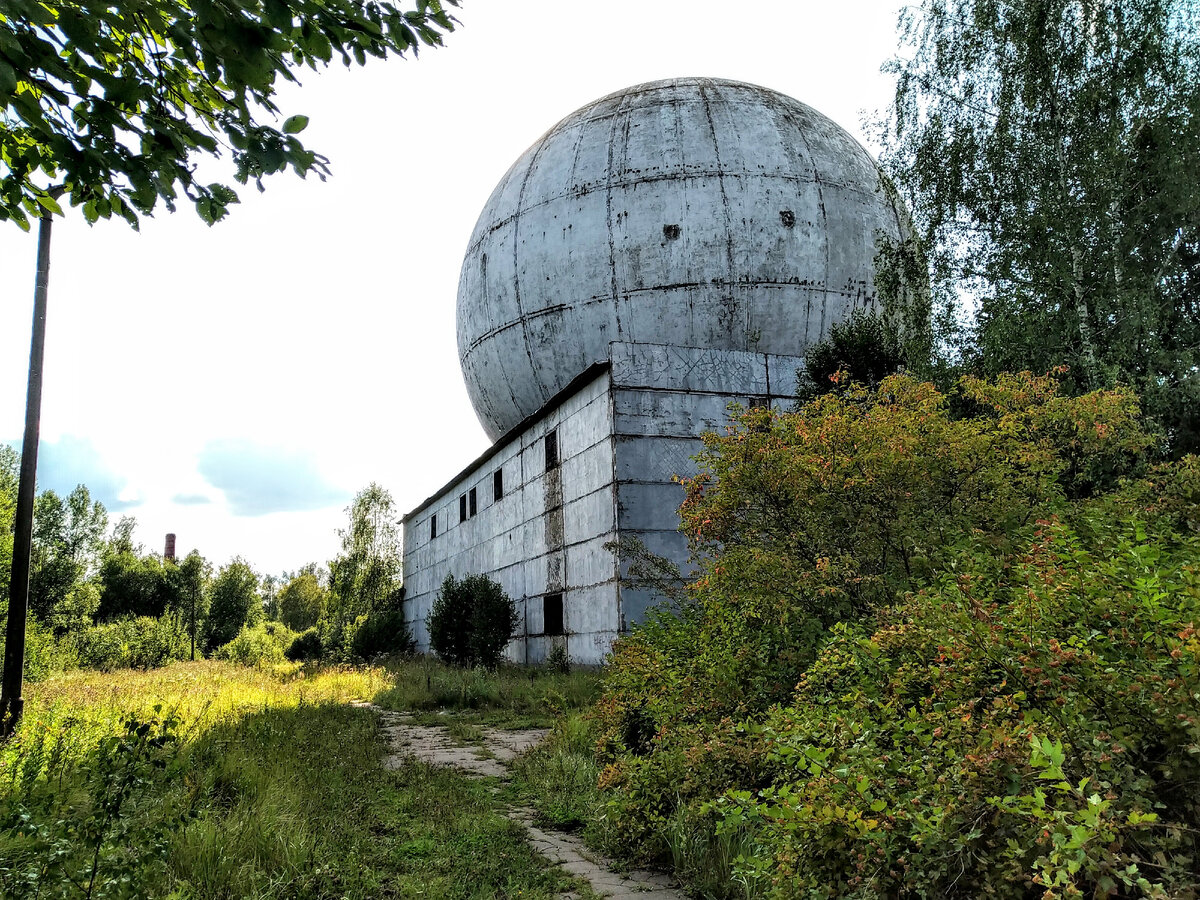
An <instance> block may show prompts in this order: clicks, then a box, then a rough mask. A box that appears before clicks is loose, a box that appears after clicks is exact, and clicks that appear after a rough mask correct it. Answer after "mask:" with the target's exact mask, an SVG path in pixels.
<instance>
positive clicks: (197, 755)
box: [0, 662, 595, 898]
mask: <svg viewBox="0 0 1200 900" xmlns="http://www.w3.org/2000/svg"><path fill="white" fill-rule="evenodd" d="M408 665H409V666H410V667H411V666H414V665H417V664H408ZM409 674H411V673H409ZM428 674H429V682H428V683H429V685H430V690H429V691H428V692H424V690H425V689H424V685H425V683H426V682H425V678H424V675H425V672H424V671H422V673H421V676H422V677H421V679H420V685H421V690H420V691H418V690H416V689H415V688H414V687H413V685H411V684H409V683H408V682H409V681H410V680H411V679H409V678H407V677H405V675H404V671H392V672H389V671H386V670H383V669H378V668H375V669H346V670H325V671H319V672H316V673H306V672H304V671H303V670H299V669H296V668H294V667H282V668H280V669H278V670H275V671H265V670H258V669H253V668H245V667H241V666H236V665H232V664H228V663H218V662H202V663H188V664H178V665H174V666H170V667H168V668H165V669H160V670H155V671H151V672H132V671H123V672H115V673H111V674H98V673H73V674H70V675H66V676H62V677H59V678H52V679H49V680H47V681H46V682H43V683H41V684H38V685H33V686H31V688H30V690H29V696H28V705H27V708H26V715H25V719H24V721H23V722H22V725H21V727H20V729H19V730H18V733H17V734H16V736H15V737H14V738H13V739H12V740H10V741H9V742H8V743H6V744H5V745H3V746H0V896H3V897H12V898H33V897H38V898H49V897H140V896H148V897H171V898H240V897H254V898H268V897H271V898H274V897H279V898H291V897H295V898H324V897H329V898H335V897H337V898H341V897H349V898H358V897H362V898H368V897H371V898H377V897H417V896H422V897H453V898H460V897H461V898H473V897H478V898H484V897H523V898H539V897H546V898H549V897H553V896H555V895H557V894H558V893H560V892H562V891H564V890H567V889H569V888H570V887H572V883H571V881H570V879H569V878H568V877H567V876H566V875H564V874H563V873H562V872H561V871H560V870H558V869H555V868H551V867H548V866H547V865H546V864H545V863H544V861H543V860H542V859H541V858H540V857H537V856H536V855H535V854H534V853H533V851H532V850H531V849H530V848H529V846H528V844H527V843H526V842H525V840H524V837H523V833H522V831H521V829H520V828H519V827H518V826H517V825H516V824H514V823H512V822H510V821H509V820H507V819H505V818H504V817H503V816H502V815H500V813H499V811H498V809H497V802H498V801H497V799H496V795H494V794H493V792H492V790H491V787H492V785H491V784H490V783H489V782H488V781H480V780H470V779H467V778H465V777H462V776H460V775H457V774H455V773H453V772H448V771H445V770H440V769H434V768H431V767H428V766H425V765H423V764H420V763H417V762H415V761H413V762H409V763H407V764H405V765H403V766H402V767H400V768H399V769H396V770H387V769H385V768H384V767H383V765H382V760H383V756H384V754H385V750H386V746H385V741H384V736H383V735H382V733H381V732H380V730H379V728H378V723H377V717H376V715H375V714H374V713H373V712H371V711H370V710H367V709H361V708H356V707H352V706H350V705H349V701H351V700H355V699H371V698H373V697H379V698H380V699H382V700H384V701H386V702H387V703H388V704H389V705H390V706H393V707H400V705H401V704H402V703H403V702H404V701H405V698H412V704H413V706H412V707H409V708H413V707H416V708H419V709H423V710H426V711H429V712H432V710H434V709H436V708H440V707H444V706H445V705H447V704H446V703H444V702H443V700H445V699H446V698H442V697H440V695H438V694H435V693H434V692H433V690H432V688H433V685H434V684H435V683H437V684H441V683H442V681H443V680H449V679H451V678H452V675H453V674H454V673H451V674H444V679H443V678H442V676H438V678H435V670H433V669H430V670H428ZM457 674H461V675H464V677H465V676H466V674H468V673H457ZM561 677H563V678H567V679H570V678H572V677H574V676H561ZM534 680H535V682H536V681H538V680H539V679H537V678H536V677H535V679H534ZM515 681H519V682H521V683H522V684H523V685H525V684H528V682H529V678H528V675H521V676H520V677H517V678H515V679H514V682H515ZM590 681H591V684H592V687H591V688H586V687H585V686H583V681H580V682H579V685H577V686H576V687H574V688H570V683H568V684H567V685H566V686H567V687H568V688H569V689H570V690H572V691H574V690H578V691H580V692H583V693H588V692H589V691H591V690H594V683H595V678H594V676H593V677H591V679H590ZM447 683H448V681H447ZM553 684H555V682H552V681H550V680H547V681H546V684H545V685H544V687H546V688H547V689H549V688H551V686H552V685H553ZM439 690H440V688H439ZM553 690H554V691H557V692H559V693H561V692H562V690H563V686H562V685H560V686H559V687H553ZM451 693H453V692H451ZM535 693H536V692H535ZM543 695H544V694H543ZM458 696H459V698H460V700H463V702H462V703H461V706H463V707H465V708H466V709H468V710H470V711H471V715H472V716H474V717H476V718H479V719H481V720H482V719H488V717H491V719H490V720H493V721H500V720H506V721H511V720H513V719H515V718H520V717H524V718H526V719H530V720H533V719H538V720H539V721H545V720H546V719H547V718H552V717H553V713H552V712H544V711H539V710H538V708H537V702H536V700H535V699H534V694H530V693H529V692H528V691H526V690H525V689H524V688H522V689H521V690H520V691H518V690H516V688H512V689H509V688H503V689H499V690H495V691H493V693H492V694H490V695H489V697H490V699H484V700H479V699H475V700H470V701H469V702H467V701H466V699H465V698H466V694H465V693H463V692H462V691H461V690H460V692H459V695H458ZM472 696H474V695H472ZM464 724H469V723H464Z"/></svg>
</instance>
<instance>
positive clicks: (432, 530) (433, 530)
mask: <svg viewBox="0 0 1200 900" xmlns="http://www.w3.org/2000/svg"><path fill="white" fill-rule="evenodd" d="M435 537H437V514H436V513H435V514H434V515H432V516H430V517H429V539H430V540H431V541H432V540H433V539H434V538H435Z"/></svg>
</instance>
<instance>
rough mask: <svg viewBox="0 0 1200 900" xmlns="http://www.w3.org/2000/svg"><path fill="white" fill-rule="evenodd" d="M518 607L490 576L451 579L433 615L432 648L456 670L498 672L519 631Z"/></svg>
mask: <svg viewBox="0 0 1200 900" xmlns="http://www.w3.org/2000/svg"><path fill="white" fill-rule="evenodd" d="M518 621H520V619H519V617H518V616H517V607H516V604H515V603H514V602H513V600H512V598H511V597H509V596H508V594H506V593H505V592H504V588H502V587H501V586H500V585H499V584H497V583H496V582H495V581H493V580H492V579H490V578H488V577H487V576H486V575H468V576H467V577H466V578H462V579H457V578H455V577H454V576H453V575H447V576H446V580H445V581H443V582H442V587H441V590H439V591H438V595H437V599H435V600H434V601H433V607H432V608H431V609H430V611H429V616H428V618H427V620H426V623H425V624H426V626H427V627H428V629H429V644H430V646H431V647H432V648H433V651H434V652H435V653H436V654H437V655H438V656H440V657H441V658H442V659H444V660H445V661H446V662H448V663H450V664H452V665H456V666H468V667H470V666H484V667H486V668H489V669H494V668H496V666H497V665H499V663H500V656H501V654H502V653H503V652H504V647H505V645H506V644H507V643H508V642H509V640H510V639H511V638H512V636H513V632H514V631H516V628H517V623H518Z"/></svg>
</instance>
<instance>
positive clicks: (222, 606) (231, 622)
mask: <svg viewBox="0 0 1200 900" xmlns="http://www.w3.org/2000/svg"><path fill="white" fill-rule="evenodd" d="M258 586H259V585H258V576H257V575H255V574H254V570H253V569H251V568H250V566H249V564H248V563H247V562H246V561H245V560H243V559H241V558H240V557H238V558H236V559H234V560H233V561H232V562H230V563H229V564H228V565H226V566H224V567H222V569H221V571H220V572H218V573H217V577H216V578H214V579H213V583H212V589H211V591H210V600H209V607H208V618H207V619H206V620H205V622H204V645H205V648H206V649H207V650H208V652H210V653H211V652H212V651H214V650H216V649H217V648H218V647H221V646H224V645H225V644H228V643H229V642H230V641H232V640H233V639H234V638H235V637H237V634H238V632H239V631H241V630H242V626H243V625H255V624H257V623H258V622H259V621H260V620H261V619H262V605H261V604H260V603H259V599H258Z"/></svg>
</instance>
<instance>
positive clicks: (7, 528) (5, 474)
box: [0, 444, 21, 609]
mask: <svg viewBox="0 0 1200 900" xmlns="http://www.w3.org/2000/svg"><path fill="white" fill-rule="evenodd" d="M20 465H21V460H20V457H19V456H18V455H17V451H15V450H14V449H13V448H12V447H10V446H9V445H8V444H0V604H3V608H4V609H7V608H8V583H9V577H10V573H11V572H12V553H13V519H14V517H15V515H16V512H17V478H18V474H19V473H20Z"/></svg>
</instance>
